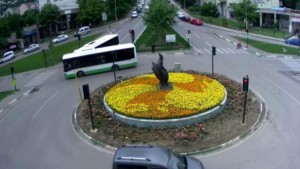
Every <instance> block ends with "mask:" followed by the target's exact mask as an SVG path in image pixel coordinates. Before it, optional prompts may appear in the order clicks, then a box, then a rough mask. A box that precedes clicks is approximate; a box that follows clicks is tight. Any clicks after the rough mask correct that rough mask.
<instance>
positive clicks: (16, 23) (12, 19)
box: [5, 14, 23, 35]
mask: <svg viewBox="0 0 300 169" xmlns="http://www.w3.org/2000/svg"><path fill="white" fill-rule="evenodd" d="M5 19H6V20H7V22H6V23H7V24H8V25H7V26H8V28H9V32H16V33H17V34H19V35H20V34H21V31H22V27H23V22H22V18H21V15H19V14H12V15H8V16H7V17H6V18H5Z"/></svg>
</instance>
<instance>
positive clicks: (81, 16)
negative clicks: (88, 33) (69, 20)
mask: <svg viewBox="0 0 300 169" xmlns="http://www.w3.org/2000/svg"><path fill="white" fill-rule="evenodd" d="M77 3H78V5H79V12H78V15H77V18H76V19H77V21H78V22H79V23H81V24H83V25H88V24H89V23H91V24H98V23H99V22H100V20H101V15H102V13H103V12H104V11H105V2H104V1H100V2H99V0H77Z"/></svg>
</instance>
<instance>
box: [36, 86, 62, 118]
mask: <svg viewBox="0 0 300 169" xmlns="http://www.w3.org/2000/svg"><path fill="white" fill-rule="evenodd" d="M58 93H59V92H58V91H56V92H55V93H54V94H53V95H52V96H51V97H49V98H48V100H46V102H45V103H44V104H43V105H42V106H41V107H40V108H39V109H38V110H37V111H36V112H35V113H34V115H33V117H32V118H35V117H36V116H37V115H38V114H39V112H40V111H41V110H42V109H43V108H44V107H45V106H46V104H48V103H49V102H50V100H51V99H52V98H53V97H54V96H55V95H57V94H58Z"/></svg>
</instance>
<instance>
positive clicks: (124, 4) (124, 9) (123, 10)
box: [106, 0, 137, 19]
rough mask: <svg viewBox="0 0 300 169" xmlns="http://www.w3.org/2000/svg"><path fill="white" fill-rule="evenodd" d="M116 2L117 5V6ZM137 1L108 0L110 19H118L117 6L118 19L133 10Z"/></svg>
mask: <svg viewBox="0 0 300 169" xmlns="http://www.w3.org/2000/svg"><path fill="white" fill-rule="evenodd" d="M115 2H116V4H115ZM136 2H137V1H136V0H106V3H107V7H108V10H109V11H111V12H110V13H108V16H109V18H110V19H114V18H116V16H115V5H116V7H117V18H118V17H123V16H125V15H126V14H127V13H128V11H130V10H131V9H132V7H133V6H134V4H135V3H136Z"/></svg>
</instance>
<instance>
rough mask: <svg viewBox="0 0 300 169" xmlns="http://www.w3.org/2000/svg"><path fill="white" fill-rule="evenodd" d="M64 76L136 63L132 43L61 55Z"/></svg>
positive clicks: (99, 71)
mask: <svg viewBox="0 0 300 169" xmlns="http://www.w3.org/2000/svg"><path fill="white" fill-rule="evenodd" d="M62 62H63V66H64V72H65V77H66V78H67V79H68V78H74V77H75V76H77V77H81V76H85V75H90V74H95V73H101V72H107V71H111V70H114V69H115V70H118V69H125V68H129V67H135V66H136V65H137V58H136V49H135V46H134V44H132V43H127V44H120V45H114V46H109V47H103V48H98V49H93V50H86V51H81V52H80V51H78V52H73V53H68V54H65V55H63V57H62Z"/></svg>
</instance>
